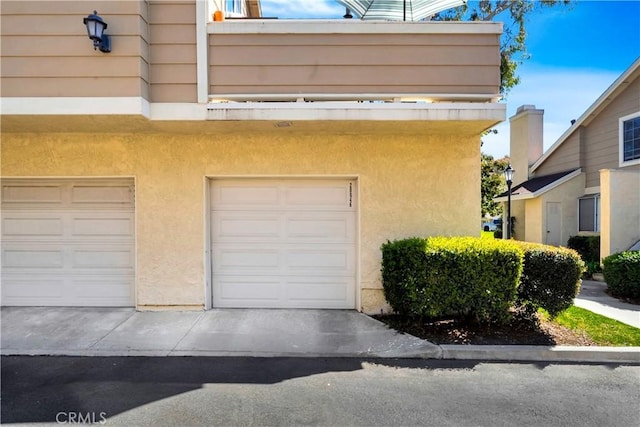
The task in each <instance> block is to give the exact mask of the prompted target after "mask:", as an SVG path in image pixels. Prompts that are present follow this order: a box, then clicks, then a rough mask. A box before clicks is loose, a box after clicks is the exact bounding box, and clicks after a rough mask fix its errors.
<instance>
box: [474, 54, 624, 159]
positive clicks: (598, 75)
mask: <svg viewBox="0 0 640 427" xmlns="http://www.w3.org/2000/svg"><path fill="white" fill-rule="evenodd" d="M519 74H520V79H521V83H520V84H519V85H518V86H516V87H515V88H514V89H512V91H511V93H510V94H509V95H508V97H507V100H506V102H507V120H506V121H505V122H504V123H501V124H500V125H498V126H497V127H496V129H498V134H497V135H493V134H491V135H487V136H486V137H484V138H483V141H484V145H483V147H482V151H483V152H485V153H487V154H491V155H492V156H494V157H502V156H504V155H505V154H509V117H511V116H513V115H514V114H515V112H516V109H517V108H518V107H519V106H521V105H524V104H532V105H535V106H536V108H540V109H543V110H544V149H545V151H546V150H547V149H548V148H549V147H550V146H551V145H553V143H554V142H556V140H558V138H559V137H560V136H561V135H562V134H563V133H564V132H565V131H566V130H567V129H568V128H569V127H570V126H571V120H572V119H577V118H579V117H580V116H581V115H582V114H583V113H584V112H585V111H586V110H587V108H589V107H590V106H591V104H593V103H594V102H595V101H596V100H597V99H598V97H599V96H600V95H601V94H602V93H603V92H604V91H605V90H606V89H607V88H608V87H609V86H610V85H611V84H612V83H613V82H614V81H615V79H616V78H618V76H619V74H618V73H614V72H611V71H605V70H593V69H578V68H576V69H567V68H553V67H532V68H530V69H526V68H525V66H523V67H522V71H521V72H520V73H519Z"/></svg>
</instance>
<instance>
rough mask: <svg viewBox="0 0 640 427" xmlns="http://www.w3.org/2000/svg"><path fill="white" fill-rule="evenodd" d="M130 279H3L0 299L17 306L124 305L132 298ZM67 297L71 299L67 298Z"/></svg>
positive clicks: (89, 277)
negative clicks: (0, 297)
mask: <svg viewBox="0 0 640 427" xmlns="http://www.w3.org/2000/svg"><path fill="white" fill-rule="evenodd" d="M132 290H133V279H131V278H130V277H127V276H113V277H107V278H101V279H96V278H95V277H93V276H86V277H76V278H75V279H72V278H69V277H64V276H51V275H47V276H43V275H40V276H38V275H34V276H32V277H31V278H29V279H24V278H20V277H17V278H14V277H12V276H11V275H9V276H7V277H3V280H2V300H3V304H5V300H9V301H11V303H12V304H11V305H18V306H20V305H21V306H39V305H47V306H73V305H82V306H114V307H118V306H126V305H129V304H131V301H132V299H133V292H132ZM70 295H71V296H70Z"/></svg>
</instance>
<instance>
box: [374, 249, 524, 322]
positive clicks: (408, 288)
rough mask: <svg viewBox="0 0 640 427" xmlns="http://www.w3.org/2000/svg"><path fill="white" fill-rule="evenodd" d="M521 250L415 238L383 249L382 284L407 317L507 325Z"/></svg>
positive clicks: (516, 282) (394, 305)
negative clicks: (452, 319) (472, 320)
mask: <svg viewBox="0 0 640 427" xmlns="http://www.w3.org/2000/svg"><path fill="white" fill-rule="evenodd" d="M522 260H523V253H522V249H520V247H519V246H517V245H516V244H513V243H512V242H506V241H503V240H492V239H478V238H473V237H431V238H428V239H421V238H413V239H406V240H399V241H394V242H387V243H385V244H384V245H382V283H383V288H384V293H385V297H386V299H387V301H388V302H389V304H390V305H391V307H392V308H393V310H394V311H396V312H397V313H399V314H402V315H406V316H427V317H445V316H447V317H451V316H453V317H470V318H473V319H475V320H476V321H480V322H491V321H505V320H507V319H508V318H509V316H510V308H511V307H512V306H513V304H514V303H515V301H516V296H517V292H516V289H517V286H518V280H519V277H520V274H521V272H522Z"/></svg>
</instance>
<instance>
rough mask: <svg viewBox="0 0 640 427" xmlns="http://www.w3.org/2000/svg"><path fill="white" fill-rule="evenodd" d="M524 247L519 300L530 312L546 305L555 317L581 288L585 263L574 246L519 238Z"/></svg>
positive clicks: (571, 303)
mask: <svg viewBox="0 0 640 427" xmlns="http://www.w3.org/2000/svg"><path fill="white" fill-rule="evenodd" d="M518 244H519V245H520V246H521V247H522V249H523V250H524V268H523V271H522V277H521V278H520V286H519V287H518V304H519V305H520V306H522V307H525V308H528V309H529V310H530V311H531V312H535V311H537V309H538V308H544V309H545V310H547V311H548V312H549V314H550V315H551V316H552V317H555V316H557V315H558V314H559V313H560V312H562V311H564V310H566V309H567V308H569V307H571V306H572V305H573V299H574V298H575V297H576V295H577V294H578V292H579V291H580V283H581V281H580V278H581V277H582V273H583V272H584V271H585V264H584V262H583V261H582V259H581V258H580V255H578V253H577V252H576V251H574V250H572V249H567V248H563V247H554V246H548V245H541V244H536V243H526V242H518Z"/></svg>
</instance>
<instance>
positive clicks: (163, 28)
mask: <svg viewBox="0 0 640 427" xmlns="http://www.w3.org/2000/svg"><path fill="white" fill-rule="evenodd" d="M149 32H150V34H151V40H153V43H154V44H177V45H183V44H191V45H194V46H195V44H196V27H195V25H194V24H189V25H183V24H180V25H176V24H172V25H171V26H167V25H151V26H150V28H149Z"/></svg>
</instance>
